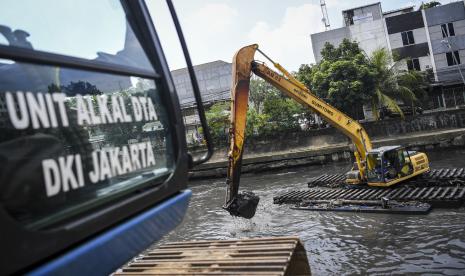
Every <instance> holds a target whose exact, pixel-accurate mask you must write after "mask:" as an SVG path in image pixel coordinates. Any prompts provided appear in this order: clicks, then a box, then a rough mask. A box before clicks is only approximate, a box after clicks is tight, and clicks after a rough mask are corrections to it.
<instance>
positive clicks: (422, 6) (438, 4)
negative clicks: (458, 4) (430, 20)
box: [418, 1, 441, 10]
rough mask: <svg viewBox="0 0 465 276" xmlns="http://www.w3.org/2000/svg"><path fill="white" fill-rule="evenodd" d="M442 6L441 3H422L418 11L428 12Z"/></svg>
mask: <svg viewBox="0 0 465 276" xmlns="http://www.w3.org/2000/svg"><path fill="white" fill-rule="evenodd" d="M440 5H441V3H439V2H438V1H430V2H427V3H421V5H420V7H419V8H418V10H426V9H429V8H433V7H436V6H440Z"/></svg>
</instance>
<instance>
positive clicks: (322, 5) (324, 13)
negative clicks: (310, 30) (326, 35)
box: [320, 0, 331, 31]
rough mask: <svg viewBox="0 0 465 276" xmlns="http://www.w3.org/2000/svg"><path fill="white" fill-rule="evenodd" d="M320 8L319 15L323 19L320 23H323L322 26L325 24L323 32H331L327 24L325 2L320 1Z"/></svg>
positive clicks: (327, 17) (323, 0)
mask: <svg viewBox="0 0 465 276" xmlns="http://www.w3.org/2000/svg"><path fill="white" fill-rule="evenodd" d="M320 6H321V13H322V14H323V18H322V19H321V21H322V22H323V24H325V31H327V30H331V25H330V24H329V16H328V10H327V9H326V1H325V0H320Z"/></svg>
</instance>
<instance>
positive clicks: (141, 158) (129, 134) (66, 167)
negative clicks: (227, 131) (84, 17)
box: [0, 1, 174, 229]
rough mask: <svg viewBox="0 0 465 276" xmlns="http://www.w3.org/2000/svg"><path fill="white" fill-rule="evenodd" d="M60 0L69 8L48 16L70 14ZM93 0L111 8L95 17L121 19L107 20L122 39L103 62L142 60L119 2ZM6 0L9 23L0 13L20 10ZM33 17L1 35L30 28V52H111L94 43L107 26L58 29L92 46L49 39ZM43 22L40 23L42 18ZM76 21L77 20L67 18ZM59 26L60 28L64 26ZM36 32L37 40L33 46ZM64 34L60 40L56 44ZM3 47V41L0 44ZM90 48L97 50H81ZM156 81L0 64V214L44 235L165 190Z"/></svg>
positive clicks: (165, 149)
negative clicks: (128, 198) (143, 193)
mask: <svg viewBox="0 0 465 276" xmlns="http://www.w3.org/2000/svg"><path fill="white" fill-rule="evenodd" d="M30 2H31V5H33V6H34V5H35V4H33V3H35V2H33V1H30ZM61 2H66V3H67V2H68V1H56V5H52V4H48V5H47V6H48V7H53V8H51V10H53V12H56V13H64V14H67V13H70V14H71V9H66V5H64V4H62V3H61ZM85 2H87V1H83V2H79V4H77V2H73V4H74V5H73V6H72V7H73V8H75V9H76V10H77V11H78V12H79V11H81V8H82V6H83V7H88V6H89V5H90V6H92V8H89V10H95V8H93V5H94V2H89V3H85ZM97 2H99V4H97ZM97 2H95V5H102V4H101V3H100V2H105V3H107V4H108V5H109V7H111V9H110V10H108V14H107V10H105V9H103V10H101V11H99V16H100V18H103V19H108V20H109V18H110V17H111V18H113V17H117V18H113V20H112V22H120V21H121V22H122V23H121V22H120V23H118V24H116V25H114V26H113V28H112V33H113V35H115V36H117V37H118V36H119V37H122V38H123V39H122V40H121V41H120V42H122V43H120V44H118V43H116V44H115V45H113V44H112V45H113V47H115V48H114V50H116V51H113V52H114V53H116V54H114V55H111V54H109V55H105V56H107V57H111V58H110V59H109V60H107V61H108V62H109V63H113V62H114V63H119V62H120V61H121V60H120V58H123V59H124V58H130V59H132V58H133V57H134V56H133V55H132V54H133V53H138V54H137V55H139V57H142V58H143V59H145V60H146V56H145V54H144V52H143V50H142V49H141V47H140V45H139V43H138V42H137V40H136V38H135V37H134V35H133V33H132V30H131V29H130V28H129V27H128V26H129V25H128V24H126V23H125V15H124V12H123V10H122V7H121V6H120V5H119V2H118V1H97ZM11 3H12V4H11V9H10V7H8V9H6V8H1V6H7V5H3V4H4V2H2V4H0V18H1V20H3V19H4V18H5V17H4V16H3V15H4V14H7V15H8V14H11V13H12V12H13V11H18V12H19V11H21V9H20V8H19V7H16V6H17V5H15V4H14V3H15V2H13V1H12V2H11ZM21 3H22V2H21ZM54 3H55V2H54ZM41 4H43V3H41ZM110 4H111V5H110ZM25 6H27V5H22V7H23V8H24V7H25ZM70 7H71V5H70ZM61 8H64V10H61ZM5 10H9V11H8V12H7V11H5ZM36 10H37V9H36ZM41 10H42V9H41ZM89 12H91V11H89ZM46 13H49V11H46ZM19 15H21V16H19ZM34 15H35V13H34V10H33V9H31V7H28V6H27V7H26V8H24V10H23V12H22V13H20V14H18V16H19V17H20V18H21V19H20V18H18V19H16V21H11V20H9V21H8V20H7V22H0V25H2V26H3V29H2V34H4V33H5V28H4V26H9V28H10V29H11V30H14V29H18V28H20V29H22V30H24V31H26V30H27V32H28V33H29V34H30V38H31V39H30V40H28V41H29V42H30V44H31V45H33V46H34V45H35V43H37V45H38V46H37V47H32V49H42V50H50V51H52V52H60V53H61V54H69V55H73V56H78V57H84V52H85V51H84V49H83V51H80V50H76V51H75V47H74V46H73V47H68V46H66V45H67V44H68V43H71V42H72V41H74V42H75V43H79V45H81V46H82V47H83V48H85V49H87V50H89V49H90V48H93V49H94V50H93V51H95V52H96V53H97V52H99V50H105V51H106V50H111V49H110V48H105V47H106V46H109V45H110V44H108V45H103V44H102V45H103V46H102V45H98V44H97V43H94V42H92V41H91V40H92V37H98V36H99V33H100V34H101V35H104V36H105V35H107V34H103V33H102V32H105V31H107V30H106V29H105V28H103V27H102V28H101V27H100V26H94V27H95V28H94V29H92V28H90V27H89V25H87V23H85V24H75V25H73V26H72V25H68V23H66V24H63V26H67V27H68V29H67V32H69V33H70V34H71V33H75V35H76V36H79V34H80V33H85V32H86V31H88V32H91V33H92V35H91V37H90V39H89V40H79V39H77V40H73V36H72V35H70V36H66V34H64V33H60V32H59V31H57V33H55V34H53V35H52V34H50V35H49V36H48V35H47V34H44V30H43V28H45V27H46V26H47V25H46V24H45V23H44V21H47V20H50V19H49V18H47V16H44V15H42V14H39V13H37V14H36V16H34ZM39 16H40V17H44V18H43V20H42V21H41V20H39V19H38V17H39ZM61 16H62V15H60V18H62V17H61ZM70 16H71V15H70ZM34 17H35V18H34ZM8 18H12V17H11V16H10V17H6V19H8ZM73 18H76V17H75V16H74V15H73V16H71V17H70V19H73ZM76 19H77V18H76ZM29 21H30V22H42V23H40V24H38V25H40V26H41V27H40V28H39V27H34V26H33V25H30V24H29V23H28V22H29ZM103 21H104V20H103ZM51 22H52V21H50V22H49V23H47V24H52V23H51ZM102 24H103V25H106V24H107V23H102ZM52 25H53V24H52ZM96 25H98V24H96ZM29 27H30V28H31V29H28V28H29ZM57 28H58V30H61V29H60V28H61V27H57ZM82 28H87V29H82ZM53 31H54V29H53V28H52V27H50V28H49V29H48V32H50V33H53ZM13 33H14V32H13ZM41 33H42V34H41ZM35 34H38V36H37V37H41V40H35V39H33V38H34V36H35ZM61 34H63V35H64V37H63V41H60V40H58V39H57V38H58V37H60V35H61ZM0 36H1V35H0ZM13 36H14V35H13ZM9 39H10V40H11V39H12V38H11V37H10V38H9ZM16 39H18V36H17V34H16ZM50 40H52V42H55V43H56V44H57V45H55V46H54V47H55V48H53V47H48V46H45V45H52V44H53V43H52V42H51V41H50ZM9 42H11V41H9ZM0 43H3V42H1V40H0ZM86 43H87V44H91V45H93V47H90V46H89V45H85V46H84V44H86ZM6 45H11V46H16V45H12V44H11V43H10V44H6ZM59 45H61V46H59ZM100 46H102V47H104V46H105V47H104V48H99V47H100ZM21 47H22V46H21ZM60 47H62V48H60ZM67 47H68V48H67ZM117 47H120V48H117ZM60 49H61V50H60ZM87 50H86V51H87ZM89 51H90V50H89ZM101 57H102V55H100V54H98V55H97V57H95V58H92V56H90V55H89V56H86V58H88V59H89V60H91V61H95V60H97V61H99V60H100V59H101ZM147 64H148V61H147V63H144V62H142V63H137V62H136V63H134V66H138V68H141V67H145V66H146V65H147ZM151 70H152V71H153V69H151ZM155 80H156V79H155V77H154V79H149V78H141V77H137V76H135V75H115V74H110V73H97V72H91V71H85V70H78V69H72V68H66V67H60V66H48V65H38V64H30V63H24V62H18V61H15V60H13V59H0V128H1V129H0V201H1V204H2V207H3V208H4V209H5V210H6V211H7V212H8V213H9V214H10V216H11V217H12V218H14V219H15V220H17V221H18V222H19V223H21V224H23V225H25V226H26V227H28V228H30V229H42V228H46V227H51V226H53V225H55V224H56V223H60V222H62V221H63V220H65V219H68V218H69V217H70V216H73V215H76V214H80V213H82V212H85V211H86V210H89V209H90V208H95V207H97V206H100V205H102V204H104V203H106V202H109V201H111V200H115V199H117V198H121V197H123V196H125V195H127V194H128V193H131V192H135V191H138V190H140V189H144V188H147V187H149V186H153V185H158V184H160V183H162V182H163V180H164V179H166V177H167V176H168V175H169V174H170V173H171V172H172V170H173V166H174V160H173V159H172V158H173V145H172V139H171V131H172V130H171V129H170V124H169V123H168V115H167V110H166V109H165V105H163V104H162V99H161V98H162V97H161V91H160V88H159V87H157V85H156V82H155Z"/></svg>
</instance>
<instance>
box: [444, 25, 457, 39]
mask: <svg viewBox="0 0 465 276" xmlns="http://www.w3.org/2000/svg"><path fill="white" fill-rule="evenodd" d="M441 32H442V37H449V36H455V30H454V24H452V23H447V24H442V25H441Z"/></svg>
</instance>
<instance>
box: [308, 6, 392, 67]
mask: <svg viewBox="0 0 465 276" xmlns="http://www.w3.org/2000/svg"><path fill="white" fill-rule="evenodd" d="M342 17H343V27H342V28H338V29H333V30H329V31H325V32H321V33H315V34H311V40H312V46H313V54H314V56H315V60H316V62H320V61H321V53H320V52H321V49H322V48H323V47H324V45H325V43H326V42H329V43H331V44H333V45H335V46H337V45H339V44H340V43H341V42H342V40H343V39H344V38H347V39H350V40H355V41H357V42H358V43H359V44H360V47H361V48H362V49H363V50H364V51H365V52H366V53H367V54H368V55H370V54H371V53H372V52H373V51H374V50H376V49H379V48H388V44H387V40H386V35H385V34H384V28H385V27H384V22H383V13H382V9H381V3H375V4H371V5H367V6H362V7H356V8H352V9H349V10H344V11H342Z"/></svg>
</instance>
